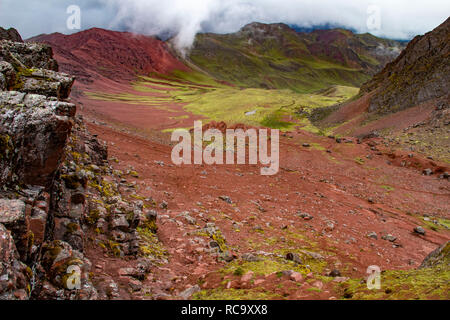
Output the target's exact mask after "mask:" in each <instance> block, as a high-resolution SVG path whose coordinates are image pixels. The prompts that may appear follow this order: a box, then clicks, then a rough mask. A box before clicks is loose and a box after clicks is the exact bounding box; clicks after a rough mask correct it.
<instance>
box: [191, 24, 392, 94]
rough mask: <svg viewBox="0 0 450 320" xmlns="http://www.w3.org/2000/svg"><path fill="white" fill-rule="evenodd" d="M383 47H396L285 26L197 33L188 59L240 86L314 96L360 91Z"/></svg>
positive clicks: (365, 38)
mask: <svg viewBox="0 0 450 320" xmlns="http://www.w3.org/2000/svg"><path fill="white" fill-rule="evenodd" d="M259 28H261V30H263V31H261V30H260V29H259ZM327 37H328V38H330V39H328V38H327ZM380 44H382V45H384V46H386V47H389V46H391V45H394V43H392V42H389V41H387V40H383V39H379V38H376V37H373V36H370V35H354V34H353V33H351V32H349V31H346V30H335V31H330V32H329V33H326V34H324V35H317V34H315V33H311V34H303V33H297V32H295V31H294V30H292V29H290V28H289V27H287V26H285V25H263V24H253V25H250V26H246V27H244V28H243V29H242V30H241V31H240V32H237V33H233V34H226V35H217V34H199V35H198V36H197V38H196V41H195V44H194V47H193V49H192V51H191V53H190V56H189V58H190V61H191V62H192V63H194V64H195V65H196V66H198V67H200V68H201V69H203V70H205V71H207V72H208V73H209V74H211V75H212V76H214V77H215V78H217V79H220V80H226V81H228V82H231V83H233V84H236V85H238V86H242V87H252V88H283V89H286V88H289V89H292V90H293V91H296V92H300V93H310V92H314V91H317V90H320V89H324V88H327V87H330V86H332V85H343V86H357V87H359V86H360V85H361V84H362V83H363V82H365V81H367V80H369V79H370V77H371V74H372V73H373V72H374V70H377V69H378V68H379V67H380V65H381V64H382V63H383V61H380V60H381V59H380V58H379V57H377V56H376V55H374V52H373V51H371V50H372V49H373V48H376V47H377V46H378V45H380ZM349 48H351V49H349Z"/></svg>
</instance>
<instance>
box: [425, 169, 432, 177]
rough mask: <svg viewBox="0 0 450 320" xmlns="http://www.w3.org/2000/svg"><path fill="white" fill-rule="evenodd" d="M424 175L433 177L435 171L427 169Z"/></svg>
mask: <svg viewBox="0 0 450 320" xmlns="http://www.w3.org/2000/svg"><path fill="white" fill-rule="evenodd" d="M422 173H423V174H424V175H426V176H431V175H432V174H433V170H431V169H429V168H427V169H424V170H423V171H422Z"/></svg>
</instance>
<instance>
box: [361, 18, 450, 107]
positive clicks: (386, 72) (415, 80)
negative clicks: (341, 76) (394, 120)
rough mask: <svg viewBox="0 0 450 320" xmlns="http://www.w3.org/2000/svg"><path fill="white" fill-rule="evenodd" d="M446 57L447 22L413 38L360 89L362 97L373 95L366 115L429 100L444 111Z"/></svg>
mask: <svg viewBox="0 0 450 320" xmlns="http://www.w3.org/2000/svg"><path fill="white" fill-rule="evenodd" d="M449 54H450V18H448V19H447V20H446V21H445V22H444V23H443V24H441V25H440V26H438V27H437V28H436V29H434V30H433V31H431V32H429V33H427V34H425V35H424V36H417V37H415V38H414V39H413V40H412V41H411V42H410V43H409V44H408V46H407V48H406V49H405V50H404V51H403V52H402V53H401V54H400V55H399V56H398V57H397V59H395V60H394V61H393V62H391V63H389V64H387V65H386V67H385V68H384V69H383V70H382V71H381V72H380V73H378V74H377V75H375V76H374V77H373V79H372V80H370V81H369V82H367V83H365V84H364V85H363V86H362V88H361V92H362V93H369V92H373V93H374V94H373V96H372V98H371V100H370V104H369V109H368V111H369V112H376V113H390V112H396V111H400V110H403V109H406V108H409V107H413V106H416V105H419V104H421V103H423V102H426V101H429V100H433V99H438V100H440V101H441V103H443V104H445V105H446V106H447V107H448V105H449V100H450V96H449V92H450V63H449ZM438 104H439V103H438Z"/></svg>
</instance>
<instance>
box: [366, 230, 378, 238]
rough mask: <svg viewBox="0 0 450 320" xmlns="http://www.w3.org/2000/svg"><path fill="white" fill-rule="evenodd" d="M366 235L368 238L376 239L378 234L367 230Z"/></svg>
mask: <svg viewBox="0 0 450 320" xmlns="http://www.w3.org/2000/svg"><path fill="white" fill-rule="evenodd" d="M367 237H368V238H372V239H375V240H378V235H377V233H376V232H375V231H371V232H369V233H368V234H367Z"/></svg>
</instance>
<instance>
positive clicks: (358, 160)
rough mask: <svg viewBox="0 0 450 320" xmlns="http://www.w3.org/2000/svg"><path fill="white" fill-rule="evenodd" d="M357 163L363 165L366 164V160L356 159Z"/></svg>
mask: <svg viewBox="0 0 450 320" xmlns="http://www.w3.org/2000/svg"><path fill="white" fill-rule="evenodd" d="M355 162H356V163H357V164H359V165H363V164H364V163H365V161H364V159H362V158H360V157H356V158H355Z"/></svg>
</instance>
